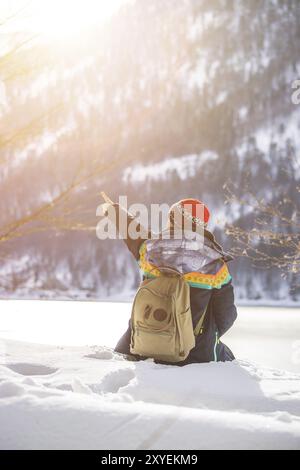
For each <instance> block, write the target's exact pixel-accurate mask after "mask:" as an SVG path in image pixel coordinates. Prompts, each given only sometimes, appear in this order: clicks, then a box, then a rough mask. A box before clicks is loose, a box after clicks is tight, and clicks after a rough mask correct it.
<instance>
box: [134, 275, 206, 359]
mask: <svg viewBox="0 0 300 470" xmlns="http://www.w3.org/2000/svg"><path fill="white" fill-rule="evenodd" d="M159 269H160V270H161V276H159V277H156V278H150V279H145V280H144V281H143V282H142V284H141V286H140V287H139V289H138V291H137V294H136V296H135V299H134V302H133V306H132V313H131V329H132V333H131V344H130V351H131V353H133V354H137V355H140V356H146V357H150V358H153V359H158V360H161V361H166V362H180V361H184V360H185V359H186V358H187V356H188V354H189V352H190V351H191V349H193V347H194V346H195V334H196V332H194V331H193V323H192V315H191V306H190V287H189V285H188V284H187V282H185V280H184V279H183V278H182V276H181V274H180V273H178V272H177V271H176V270H174V269H172V268H159ZM174 272H175V274H174ZM170 273H171V274H170ZM204 315H205V313H204V314H203V316H202V317H201V319H200V320H201V325H200V327H199V324H198V325H197V327H196V329H197V334H199V331H200V329H201V326H202V323H203V320H204Z"/></svg>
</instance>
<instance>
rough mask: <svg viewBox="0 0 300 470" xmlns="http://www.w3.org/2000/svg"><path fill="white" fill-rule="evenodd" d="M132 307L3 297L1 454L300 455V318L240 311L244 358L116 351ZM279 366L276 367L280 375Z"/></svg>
mask: <svg viewBox="0 0 300 470" xmlns="http://www.w3.org/2000/svg"><path fill="white" fill-rule="evenodd" d="M129 312H130V304H127V303H113V302H103V303H97V302H59V301H58V302H51V301H25V300H23V301H12V300H6V301H0V338H1V339H0V364H1V365H0V448H1V449H3V448H5V449H8V448H10V449H11V448H13V449H15V448H18V449H21V448H22V449H24V448H27V449H28V448H34V449H38V448H42V449H45V448H49V449H57V448H68V449H70V448H71V449H79V448H80V449H83V448H85V449H86V448H88V449H117V448H120V449H164V448H168V449H184V448H186V449H211V448H212V449H217V448H226V449H229V448H235V449H236V448H243V449H244V448H251V449H256V448H274V449H280V448H289V449H299V448H300V311H299V310H297V309H284V308H283V309H280V308H277V309H275V308H273V309H272V308H263V307H251V308H247V307H240V308H239V319H238V321H237V323H236V326H235V327H234V328H233V329H232V331H231V332H230V333H229V334H228V335H227V336H226V339H225V338H224V342H226V343H227V344H228V345H229V346H230V347H232V349H233V351H234V353H235V354H236V356H237V360H236V361H235V362H233V363H225V364H222V363H209V364H193V365H189V366H186V367H183V368H178V367H174V366H165V365H157V364H154V363H153V362H152V361H145V362H138V363H136V362H128V361H126V360H124V359H123V357H122V356H120V355H118V354H114V353H113V352H112V350H111V349H110V348H111V347H112V346H113V345H114V344H115V342H116V340H117V339H118V337H119V336H120V334H121V333H122V332H123V330H124V329H125V328H126V324H127V321H128V316H129ZM270 367H271V368H270Z"/></svg>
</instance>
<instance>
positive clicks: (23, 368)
mask: <svg viewBox="0 0 300 470" xmlns="http://www.w3.org/2000/svg"><path fill="white" fill-rule="evenodd" d="M5 366H6V367H7V368H8V369H10V370H12V371H13V372H16V373H17V374H20V375H26V376H27V375H50V374H54V372H57V371H58V369H55V368H54V367H49V366H44V365H42V364H30V363H23V362H18V363H15V364H5Z"/></svg>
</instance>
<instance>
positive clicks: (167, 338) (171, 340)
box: [130, 326, 175, 358]
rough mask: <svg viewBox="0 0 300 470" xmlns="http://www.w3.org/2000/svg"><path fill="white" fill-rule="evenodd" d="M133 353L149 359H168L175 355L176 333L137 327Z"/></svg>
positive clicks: (131, 348) (132, 347) (132, 346)
mask: <svg viewBox="0 0 300 470" xmlns="http://www.w3.org/2000/svg"><path fill="white" fill-rule="evenodd" d="M133 337H134V340H133V344H132V345H131V347H130V350H131V352H132V353H135V352H136V351H138V354H140V355H143V356H149V357H153V358H155V357H162V356H165V357H166V358H167V357H169V356H172V355H174V354H175V331H166V330H164V331H157V330H156V331H155V330H151V329H149V328H147V327H142V326H137V327H136V328H135V331H134V335H133Z"/></svg>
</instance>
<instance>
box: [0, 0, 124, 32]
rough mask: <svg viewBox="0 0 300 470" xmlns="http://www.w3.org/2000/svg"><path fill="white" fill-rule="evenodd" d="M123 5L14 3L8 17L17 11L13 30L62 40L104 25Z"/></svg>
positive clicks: (97, 0) (91, 0)
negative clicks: (18, 12) (95, 26)
mask: <svg viewBox="0 0 300 470" xmlns="http://www.w3.org/2000/svg"><path fill="white" fill-rule="evenodd" d="M125 1H126V0H32V1H31V2H29V3H25V2H22V1H21V0H17V1H15V2H9V5H10V7H11V8H10V9H11V12H12V13H11V12H10V14H13V12H14V11H18V9H20V11H21V14H18V15H17V19H16V21H15V22H13V23H14V28H15V29H16V30H18V29H19V30H27V31H31V32H33V33H37V34H40V35H43V36H47V37H49V38H54V39H55V38H57V39H64V38H68V37H72V36H76V35H77V34H79V33H80V31H82V30H84V29H87V28H90V27H92V26H94V25H99V24H101V23H103V22H105V20H107V19H108V18H109V17H110V16H111V15H112V14H113V13H114V12H115V11H116V10H117V9H118V8H119V7H120V6H121V4H122V3H125ZM4 3H5V2H4ZM12 4H13V6H12ZM10 14H9V15H8V16H10Z"/></svg>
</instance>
